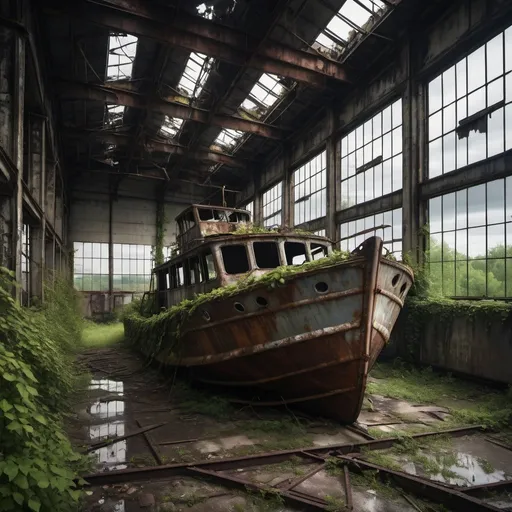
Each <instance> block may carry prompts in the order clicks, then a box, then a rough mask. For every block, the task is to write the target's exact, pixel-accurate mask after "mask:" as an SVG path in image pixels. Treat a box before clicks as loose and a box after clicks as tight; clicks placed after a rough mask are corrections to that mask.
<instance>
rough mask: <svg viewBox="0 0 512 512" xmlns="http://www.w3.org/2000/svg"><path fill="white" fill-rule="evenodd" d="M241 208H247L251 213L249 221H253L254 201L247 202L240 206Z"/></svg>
mask: <svg viewBox="0 0 512 512" xmlns="http://www.w3.org/2000/svg"><path fill="white" fill-rule="evenodd" d="M241 209H242V210H247V211H248V212H249V213H250V214H251V222H254V201H250V202H248V203H247V204H246V205H245V206H242V207H241Z"/></svg>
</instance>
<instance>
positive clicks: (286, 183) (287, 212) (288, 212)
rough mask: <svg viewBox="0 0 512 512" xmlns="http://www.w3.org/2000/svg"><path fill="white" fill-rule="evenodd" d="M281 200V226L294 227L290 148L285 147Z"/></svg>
mask: <svg viewBox="0 0 512 512" xmlns="http://www.w3.org/2000/svg"><path fill="white" fill-rule="evenodd" d="M282 158H283V168H284V172H283V199H282V217H281V218H282V220H281V224H282V225H283V226H289V227H292V226H293V225H294V209H293V170H292V168H291V148H290V147H289V146H288V145H285V147H284V151H283V157H282Z"/></svg>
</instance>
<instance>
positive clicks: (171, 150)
mask: <svg viewBox="0 0 512 512" xmlns="http://www.w3.org/2000/svg"><path fill="white" fill-rule="evenodd" d="M63 136H64V137H66V138H70V139H71V138H72V139H78V140H84V141H87V140H97V141H101V142H106V143H107V144H115V145H116V146H117V147H118V148H123V147H129V146H130V145H131V144H132V138H131V136H130V134H128V133H124V132H114V131H109V130H81V129H69V128H65V129H64V132H63ZM143 147H144V149H145V150H146V151H147V152H149V153H152V152H158V153H167V154H172V155H185V154H187V151H188V148H187V147H186V146H181V145H179V144H173V143H172V142H164V141H158V140H153V139H146V140H145V142H144V144H143ZM188 156H189V158H191V159H192V160H200V161H206V162H214V163H222V164H225V165H228V166H230V167H238V168H241V169H247V168H248V167H250V162H248V161H244V160H243V159H241V158H235V157H233V156H231V155H228V154H226V153H221V152H218V151H208V150H195V151H193V152H191V153H190V154H189V155H188Z"/></svg>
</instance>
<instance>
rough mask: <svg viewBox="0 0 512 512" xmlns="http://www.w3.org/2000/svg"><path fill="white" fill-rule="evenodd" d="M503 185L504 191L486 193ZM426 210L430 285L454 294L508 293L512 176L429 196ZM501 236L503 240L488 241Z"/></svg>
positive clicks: (511, 275)
mask: <svg viewBox="0 0 512 512" xmlns="http://www.w3.org/2000/svg"><path fill="white" fill-rule="evenodd" d="M501 191H502V192H503V194H502V197H500V198H497V200H496V198H494V200H491V199H490V196H491V195H493V194H496V193H498V194H500V193H501ZM482 198H483V201H484V204H483V207H482V208H481V210H480V211H478V209H477V206H476V205H478V204H479V201H481V199H482ZM500 202H501V203H502V205H500V204H499V203H500ZM495 205H497V208H493V206H495ZM428 211H429V223H430V224H429V227H430V233H429V234H430V237H429V241H428V260H427V265H428V268H429V272H430V276H431V283H432V284H431V285H432V287H433V290H434V291H437V292H439V293H441V294H442V295H444V296H447V297H453V298H459V297H464V298H468V299H470V298H489V299H510V298H512V176H509V177H507V178H500V179H497V180H491V181H488V182H486V183H481V184H479V185H474V186H471V187H467V188H463V189H460V190H457V191H456V192H450V193H448V194H442V195H440V196H436V197H432V198H430V199H429V202H428ZM434 211H435V212H438V214H437V213H436V215H435V216H434V215H433V212H434ZM451 213H452V215H450V214H451ZM437 219H439V220H437ZM477 219H480V220H477ZM481 219H483V220H481ZM500 238H501V240H502V243H497V244H496V243H495V244H492V240H494V241H496V240H499V239H500ZM434 244H435V245H434ZM501 245H502V246H503V252H502V253H501V254H500V251H501V249H500V246H501ZM477 248H478V249H477ZM438 249H439V252H438ZM464 251H465V253H464ZM493 251H495V252H493ZM450 253H452V254H453V255H451V254H450ZM482 253H483V254H482ZM500 263H502V271H503V274H502V276H503V279H500V277H501V275H500V274H501V268H500V266H501V265H500ZM482 272H483V274H482ZM450 277H453V282H452V281H451V280H450ZM482 291H483V293H480V292H482Z"/></svg>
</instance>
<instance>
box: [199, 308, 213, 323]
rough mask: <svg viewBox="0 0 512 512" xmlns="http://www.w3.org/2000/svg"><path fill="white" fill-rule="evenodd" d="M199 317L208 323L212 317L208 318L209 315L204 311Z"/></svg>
mask: <svg viewBox="0 0 512 512" xmlns="http://www.w3.org/2000/svg"><path fill="white" fill-rule="evenodd" d="M201 315H202V317H203V318H204V319H205V320H206V321H207V322H209V321H210V320H211V319H212V317H211V316H210V313H208V311H206V309H203V311H201Z"/></svg>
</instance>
